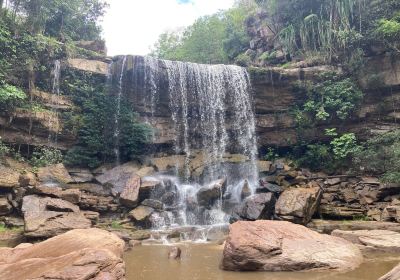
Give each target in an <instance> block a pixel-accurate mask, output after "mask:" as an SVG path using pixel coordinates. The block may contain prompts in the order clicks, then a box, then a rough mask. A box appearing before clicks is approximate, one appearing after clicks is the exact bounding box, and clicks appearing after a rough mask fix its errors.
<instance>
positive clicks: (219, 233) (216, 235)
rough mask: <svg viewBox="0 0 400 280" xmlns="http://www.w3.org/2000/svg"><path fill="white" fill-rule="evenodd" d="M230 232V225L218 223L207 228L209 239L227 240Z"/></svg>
mask: <svg viewBox="0 0 400 280" xmlns="http://www.w3.org/2000/svg"><path fill="white" fill-rule="evenodd" d="M228 234H229V226H228V225H216V226H212V227H210V228H209V229H208V230H207V241H220V240H225V238H226V237H227V236H228Z"/></svg>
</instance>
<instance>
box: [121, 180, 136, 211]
mask: <svg viewBox="0 0 400 280" xmlns="http://www.w3.org/2000/svg"><path fill="white" fill-rule="evenodd" d="M139 190H140V177H139V176H137V175H133V176H131V177H130V178H129V179H128V180H127V181H126V182H125V187H124V189H123V191H122V192H121V194H120V197H119V202H120V203H121V204H122V205H124V206H126V207H135V206H136V205H137V204H138V202H139Z"/></svg>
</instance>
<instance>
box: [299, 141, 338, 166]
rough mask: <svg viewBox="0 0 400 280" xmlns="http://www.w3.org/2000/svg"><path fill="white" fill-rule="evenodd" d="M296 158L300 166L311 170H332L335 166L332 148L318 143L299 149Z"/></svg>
mask: <svg viewBox="0 0 400 280" xmlns="http://www.w3.org/2000/svg"><path fill="white" fill-rule="evenodd" d="M295 156H296V162H297V164H298V165H300V166H306V167H308V168H310V169H311V170H332V169H333V166H334V164H333V162H334V158H333V154H332V151H331V148H330V147H329V146H328V145H325V144H320V143H317V144H309V145H306V146H305V147H297V148H296V150H295Z"/></svg>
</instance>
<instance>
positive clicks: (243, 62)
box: [235, 53, 251, 67]
mask: <svg viewBox="0 0 400 280" xmlns="http://www.w3.org/2000/svg"><path fill="white" fill-rule="evenodd" d="M235 63H236V64H237V65H239V66H242V67H247V66H249V65H250V64H251V57H250V56H248V55H247V54H245V53H242V54H239V55H238V56H237V57H236V59H235Z"/></svg>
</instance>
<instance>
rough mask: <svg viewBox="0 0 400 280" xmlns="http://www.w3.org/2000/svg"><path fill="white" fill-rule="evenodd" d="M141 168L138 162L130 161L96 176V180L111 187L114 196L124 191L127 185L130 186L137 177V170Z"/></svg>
mask: <svg viewBox="0 0 400 280" xmlns="http://www.w3.org/2000/svg"><path fill="white" fill-rule="evenodd" d="M138 170H139V167H138V165H137V164H135V163H133V162H128V163H126V164H123V165H119V166H117V167H114V168H113V169H110V170H107V171H105V172H104V173H103V174H102V175H99V176H97V177H96V180H97V181H98V182H99V183H100V184H102V185H105V186H107V187H109V188H110V189H111V193H112V194H113V195H114V196H117V195H118V194H120V193H122V192H123V191H124V190H125V188H126V187H129V186H130V185H131V184H132V181H134V180H135V179H133V178H136V172H137V171H138Z"/></svg>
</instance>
